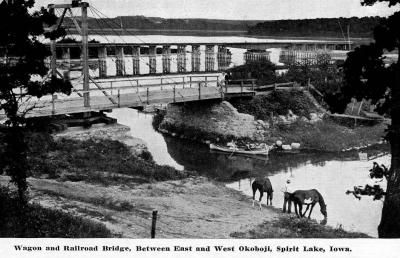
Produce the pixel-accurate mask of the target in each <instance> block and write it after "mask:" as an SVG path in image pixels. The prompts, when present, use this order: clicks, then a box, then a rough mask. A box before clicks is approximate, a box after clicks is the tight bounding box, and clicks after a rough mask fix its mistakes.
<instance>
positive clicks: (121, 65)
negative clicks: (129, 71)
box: [115, 47, 126, 76]
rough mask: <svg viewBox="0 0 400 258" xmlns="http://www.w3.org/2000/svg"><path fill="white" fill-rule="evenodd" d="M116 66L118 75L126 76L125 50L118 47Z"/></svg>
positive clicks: (116, 50)
mask: <svg viewBox="0 0 400 258" xmlns="http://www.w3.org/2000/svg"><path fill="white" fill-rule="evenodd" d="M115 57H116V59H115V66H116V75H117V76H124V75H125V74H126V72H125V60H124V48H123V47H117V48H116V49H115Z"/></svg>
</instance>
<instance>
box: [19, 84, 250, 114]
mask: <svg viewBox="0 0 400 258" xmlns="http://www.w3.org/2000/svg"><path fill="white" fill-rule="evenodd" d="M113 92H114V94H113V95H109V96H105V95H98V96H91V97H90V107H84V106H83V98H82V97H67V98H64V99H54V100H38V101H30V102H26V103H24V104H23V105H21V108H20V110H21V111H23V110H26V109H27V108H29V107H32V106H33V105H35V106H36V107H35V108H34V109H32V110H31V111H29V112H28V113H27V115H26V117H41V116H52V115H61V114H72V113H82V112H90V111H101V110H111V109H115V108H123V107H131V108H135V107H143V106H146V105H149V104H169V103H180V102H189V101H201V100H210V99H222V98H231V97H245V96H253V95H255V92H254V91H251V90H248V89H246V88H243V87H227V88H224V91H223V92H221V88H220V87H195V88H179V89H178V88H177V89H168V90H165V89H164V90H145V91H139V92H136V93H132V92H129V93H120V94H118V91H116V90H114V91H113ZM111 99H112V100H113V101H112V100H111Z"/></svg>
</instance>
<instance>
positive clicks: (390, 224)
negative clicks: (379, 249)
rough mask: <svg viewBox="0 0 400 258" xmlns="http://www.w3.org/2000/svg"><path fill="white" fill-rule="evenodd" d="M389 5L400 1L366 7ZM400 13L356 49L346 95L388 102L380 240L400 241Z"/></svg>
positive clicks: (348, 64) (371, 0) (366, 1)
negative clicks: (392, 58) (389, 57)
mask: <svg viewBox="0 0 400 258" xmlns="http://www.w3.org/2000/svg"><path fill="white" fill-rule="evenodd" d="M376 2H386V3H388V5H389V6H395V5H397V4H399V3H400V1H399V0H363V1H362V5H373V4H375V3H376ZM398 24H400V12H395V13H394V14H393V15H391V16H390V17H388V18H387V19H384V20H383V21H382V22H381V23H380V24H379V25H378V26H377V27H376V28H375V29H374V40H375V42H374V43H371V44H370V45H364V46H360V47H358V48H356V49H355V50H354V51H352V52H350V53H349V54H348V58H347V60H346V61H345V63H344V74H345V82H346V83H345V85H344V87H343V88H342V94H343V96H344V97H346V98H347V100H350V98H351V97H356V98H357V99H358V100H361V99H362V98H366V99H371V100H372V101H373V102H375V103H377V102H378V100H380V99H384V100H385V101H384V103H383V104H382V105H380V106H379V109H378V111H379V112H381V113H386V114H389V115H390V117H391V120H392V121H391V125H390V126H389V127H388V129H387V134H386V139H387V140H388V141H389V143H390V148H391V154H392V158H391V167H390V169H389V174H388V176H387V189H386V196H385V200H384V205H383V210H382V218H381V222H380V225H379V227H378V233H379V237H384V238H390V237H400V220H399V218H400V115H399V114H400V27H399V26H398ZM394 50H397V51H398V52H397V53H398V55H399V56H398V59H397V62H396V63H393V64H387V63H385V57H384V53H385V52H391V51H394Z"/></svg>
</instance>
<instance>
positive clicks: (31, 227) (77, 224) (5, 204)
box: [0, 188, 112, 238]
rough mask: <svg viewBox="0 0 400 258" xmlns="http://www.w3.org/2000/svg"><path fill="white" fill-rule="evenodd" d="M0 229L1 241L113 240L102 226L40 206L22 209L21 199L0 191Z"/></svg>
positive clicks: (5, 191) (2, 190)
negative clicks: (41, 239)
mask: <svg viewBox="0 0 400 258" xmlns="http://www.w3.org/2000/svg"><path fill="white" fill-rule="evenodd" d="M0 225H1V227H0V237H70V238H89V237H90V238H100V237H112V234H111V232H110V231H109V230H108V229H107V228H106V227H105V226H104V225H103V224H101V223H95V222H92V221H89V220H86V219H82V218H79V217H75V216H72V215H70V214H68V213H64V212H61V211H57V210H51V209H46V208H43V207H41V206H39V205H37V204H29V205H28V206H26V207H21V206H19V205H18V198H16V197H15V196H14V195H13V194H12V193H10V191H9V190H8V189H5V188H0Z"/></svg>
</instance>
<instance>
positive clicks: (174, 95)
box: [174, 85, 176, 103]
mask: <svg viewBox="0 0 400 258" xmlns="http://www.w3.org/2000/svg"><path fill="white" fill-rule="evenodd" d="M175 90H176V89H175V85H174V103H175V102H176V100H175Z"/></svg>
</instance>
